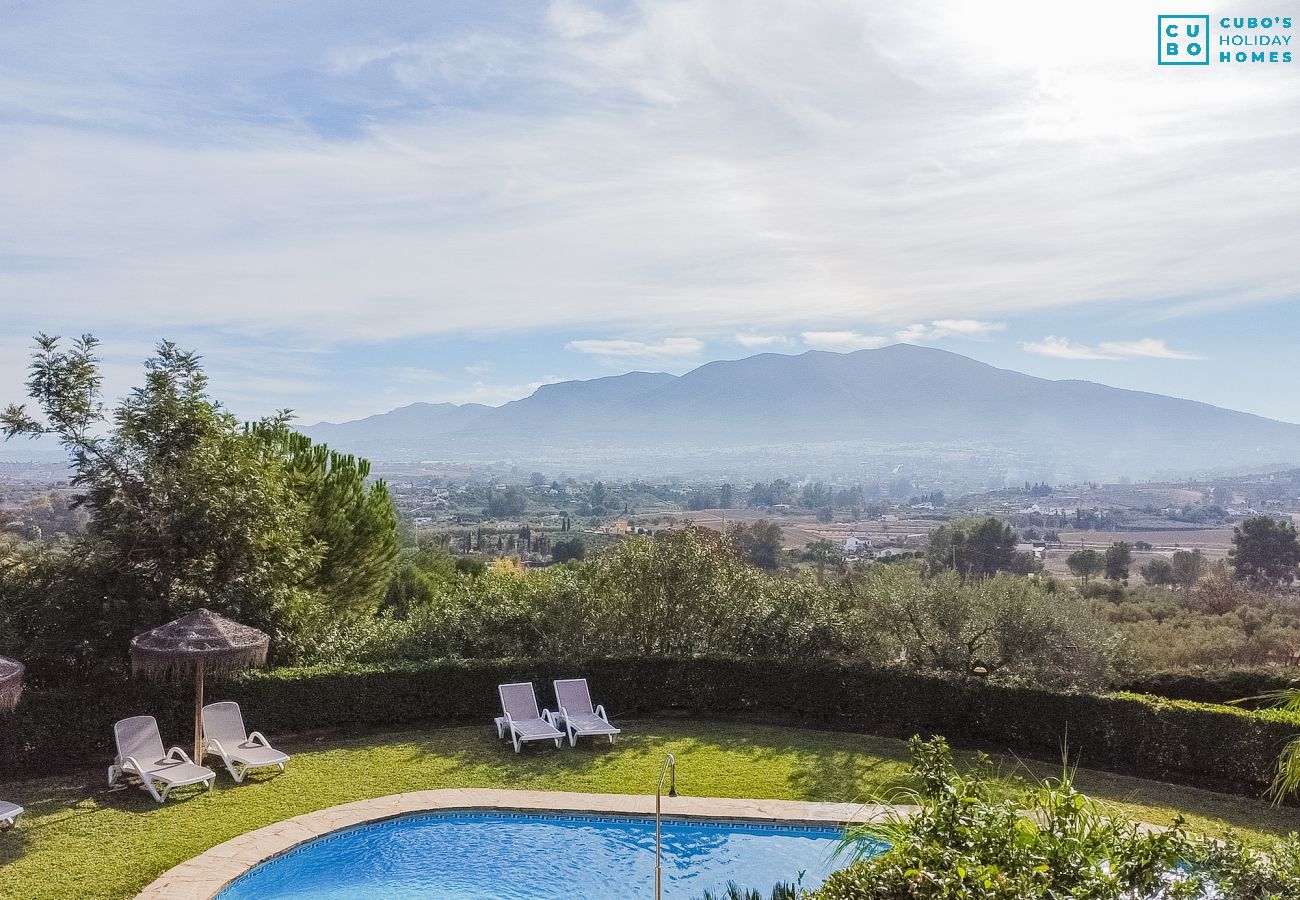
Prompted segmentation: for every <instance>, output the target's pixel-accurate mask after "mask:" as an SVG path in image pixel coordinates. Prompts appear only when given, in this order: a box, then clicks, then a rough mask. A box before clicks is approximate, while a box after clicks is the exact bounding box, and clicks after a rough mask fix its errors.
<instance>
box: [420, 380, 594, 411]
mask: <svg viewBox="0 0 1300 900" xmlns="http://www.w3.org/2000/svg"><path fill="white" fill-rule="evenodd" d="M568 380H569V379H567V378H561V377H560V376H559V375H545V376H543V377H542V378H539V379H537V380H536V381H529V382H526V383H524V384H489V383H487V382H483V381H476V382H474V383H473V384H472V385H470V387H469V388H468V389H465V390H459V391H451V392H448V393H445V394H442V395H440V396H439V397H438V400H439V401H441V402H445V403H484V404H487V405H488V406H499V405H500V404H502V403H509V402H510V401H511V400H519V399H522V398H524V397H527V396H530V395H531V394H532V393H533V392H535V391H536V390H537V389H538V388H539V387H541V386H542V385H544V384H558V383H559V382H561V381H568Z"/></svg>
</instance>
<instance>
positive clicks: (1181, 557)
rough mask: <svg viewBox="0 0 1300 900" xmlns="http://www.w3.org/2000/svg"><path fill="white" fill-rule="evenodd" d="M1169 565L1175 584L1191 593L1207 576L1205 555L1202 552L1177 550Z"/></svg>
mask: <svg viewBox="0 0 1300 900" xmlns="http://www.w3.org/2000/svg"><path fill="white" fill-rule="evenodd" d="M1169 565H1170V573H1171V574H1172V576H1173V583H1174V584H1176V585H1178V586H1179V587H1180V588H1182V589H1183V590H1185V591H1190V590H1191V589H1192V588H1194V587H1196V582H1198V581H1200V580H1201V576H1202V575H1204V574H1205V569H1206V562H1205V554H1203V553H1202V552H1201V551H1200V550H1175V551H1174V555H1173V556H1171V557H1170V558H1169Z"/></svg>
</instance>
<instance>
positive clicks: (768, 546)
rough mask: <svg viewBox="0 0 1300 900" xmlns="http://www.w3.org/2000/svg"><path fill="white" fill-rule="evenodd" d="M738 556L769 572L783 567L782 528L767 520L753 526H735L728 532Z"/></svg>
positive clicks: (760, 520)
mask: <svg viewBox="0 0 1300 900" xmlns="http://www.w3.org/2000/svg"><path fill="white" fill-rule="evenodd" d="M727 536H728V537H729V538H731V545H732V547H733V548H734V549H735V552H736V555H737V556H739V557H740V559H741V560H743V561H744V562H747V563H749V564H750V565H751V566H757V567H758V568H760V569H764V570H766V571H768V572H775V571H776V570H777V569H779V568H780V567H781V544H782V541H783V538H782V534H781V526H780V525H778V524H776V523H775V522H769V521H767V520H766V519H759V520H758V521H757V522H755V523H753V524H752V525H742V524H739V523H737V524H735V525H732V526H731V528H730V529H728V531H727Z"/></svg>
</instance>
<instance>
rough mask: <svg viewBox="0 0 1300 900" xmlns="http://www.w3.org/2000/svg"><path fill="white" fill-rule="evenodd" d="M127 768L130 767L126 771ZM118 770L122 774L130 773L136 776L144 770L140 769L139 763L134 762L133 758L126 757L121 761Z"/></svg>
mask: <svg viewBox="0 0 1300 900" xmlns="http://www.w3.org/2000/svg"><path fill="white" fill-rule="evenodd" d="M127 766H130V767H131V768H130V769H127ZM118 768H120V769H121V770H122V771H123V772H127V771H130V772H135V773H137V774H138V773H140V772H143V771H144V769H142V768H140V763H139V762H137V761H136V758H135V757H134V756H128V757H126V758H125V759H123V760H122V764H121V765H120V766H119V767H118Z"/></svg>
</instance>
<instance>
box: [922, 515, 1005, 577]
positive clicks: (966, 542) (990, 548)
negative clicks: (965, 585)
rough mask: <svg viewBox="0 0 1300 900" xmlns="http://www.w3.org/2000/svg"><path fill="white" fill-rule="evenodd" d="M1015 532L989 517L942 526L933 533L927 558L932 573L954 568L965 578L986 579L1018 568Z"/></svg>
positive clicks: (998, 520) (996, 519)
mask: <svg viewBox="0 0 1300 900" xmlns="http://www.w3.org/2000/svg"><path fill="white" fill-rule="evenodd" d="M1016 543H1017V540H1016V533H1015V531H1013V530H1012V528H1011V526H1010V525H1008V524H1007V523H1006V522H1003V521H1002V520H1001V519H998V518H995V517H993V516H989V517H988V518H985V519H970V520H966V521H960V522H953V523H952V524H951V525H942V526H940V527H939V528H936V529H935V530H934V531H932V532H931V533H930V547H929V550H928V551H927V552H926V558H927V561H928V562H929V565H930V570H931V571H932V572H939V571H942V570H945V569H952V570H954V571H956V572H957V574H959V575H961V576H962V577H963V578H986V577H988V576H990V575H993V574H995V573H997V572H1010V571H1013V570H1014V569H1016V568H1017V562H1018V561H1017V558H1016V556H1017V554H1016Z"/></svg>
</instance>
